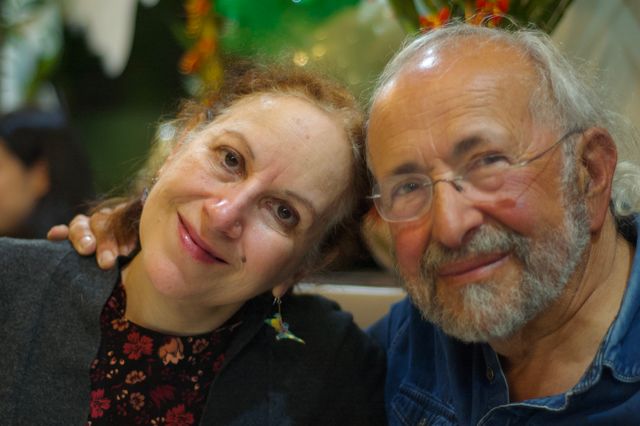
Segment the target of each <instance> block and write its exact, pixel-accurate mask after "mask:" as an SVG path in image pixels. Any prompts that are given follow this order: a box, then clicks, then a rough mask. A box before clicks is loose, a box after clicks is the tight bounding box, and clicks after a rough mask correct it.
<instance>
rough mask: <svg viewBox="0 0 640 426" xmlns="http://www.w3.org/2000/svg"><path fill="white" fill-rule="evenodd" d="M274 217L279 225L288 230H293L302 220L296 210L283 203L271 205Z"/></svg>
mask: <svg viewBox="0 0 640 426" xmlns="http://www.w3.org/2000/svg"><path fill="white" fill-rule="evenodd" d="M270 207H271V210H272V213H273V215H274V216H275V217H276V219H277V220H278V222H279V223H281V224H283V225H284V226H286V227H288V228H293V227H294V226H296V225H297V224H298V222H299V221H300V218H299V216H298V213H297V212H296V211H295V209H294V208H293V207H291V206H289V205H288V204H285V203H282V202H273V203H271V204H270Z"/></svg>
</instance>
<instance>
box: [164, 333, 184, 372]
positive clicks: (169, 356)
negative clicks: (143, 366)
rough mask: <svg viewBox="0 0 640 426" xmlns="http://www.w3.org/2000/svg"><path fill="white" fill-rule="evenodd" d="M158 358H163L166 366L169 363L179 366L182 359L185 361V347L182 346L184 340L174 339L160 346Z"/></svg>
mask: <svg viewBox="0 0 640 426" xmlns="http://www.w3.org/2000/svg"><path fill="white" fill-rule="evenodd" d="M158 356H159V357H160V358H162V363H163V364H164V365H167V364H169V363H172V364H177V363H178V362H180V360H181V359H184V345H183V344H182V340H181V339H179V338H178V337H172V338H171V339H170V340H169V342H168V343H165V344H164V345H162V346H160V348H159V349H158Z"/></svg>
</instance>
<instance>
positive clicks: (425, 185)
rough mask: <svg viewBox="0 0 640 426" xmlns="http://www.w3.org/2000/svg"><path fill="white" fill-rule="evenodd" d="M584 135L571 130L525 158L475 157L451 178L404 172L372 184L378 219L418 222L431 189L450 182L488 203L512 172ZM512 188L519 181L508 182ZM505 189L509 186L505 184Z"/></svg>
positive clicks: (430, 200) (492, 154) (471, 197)
mask: <svg viewBox="0 0 640 426" xmlns="http://www.w3.org/2000/svg"><path fill="white" fill-rule="evenodd" d="M579 133H583V130H582V129H574V130H571V131H569V132H568V133H566V134H565V135H564V136H562V137H561V138H560V139H558V140H557V141H556V142H554V143H553V144H552V145H551V146H549V147H548V148H545V149H544V150H542V151H541V152H539V153H537V154H535V155H533V156H531V157H528V158H525V159H522V158H520V159H516V160H512V159H510V158H509V156H508V155H506V154H503V153H495V152H492V153H489V154H487V155H484V156H481V157H479V158H474V159H473V160H472V161H471V162H469V163H467V164H466V165H465V166H464V167H463V168H462V173H460V174H458V176H456V177H454V178H451V179H437V180H431V178H430V177H429V176H426V175H423V174H419V173H407V174H400V175H396V176H392V177H390V178H388V179H385V180H384V181H382V182H380V183H378V184H376V185H374V187H373V195H371V196H370V197H369V198H371V199H373V202H374V204H375V206H376V209H377V210H378V212H379V213H380V216H382V218H383V219H384V220H386V221H387V222H406V221H410V220H414V219H417V218H418V217H420V216H422V215H423V214H425V213H426V212H427V211H429V209H430V207H431V202H432V199H433V188H434V186H435V185H436V184H437V183H440V182H447V183H450V184H451V185H452V186H453V187H454V188H455V190H456V191H458V192H460V193H463V194H464V195H465V196H466V197H467V198H468V199H470V200H472V201H483V200H489V199H490V198H491V197H493V196H495V194H496V193H497V192H498V191H500V190H505V188H504V186H505V184H507V183H508V181H509V180H510V179H509V177H513V175H512V173H513V172H514V171H515V170H517V169H520V168H522V167H524V166H526V165H528V164H530V163H532V162H533V161H535V160H538V159H540V158H542V157H543V156H544V155H545V154H547V153H549V152H551V151H553V149H554V148H556V147H557V146H558V145H560V144H561V143H563V142H564V141H566V140H568V139H569V138H570V137H571V136H573V135H575V134H579ZM511 183H512V184H511V186H512V187H511V189H513V190H515V189H517V188H515V186H518V183H520V189H522V188H521V186H522V182H521V180H517V179H511ZM507 186H508V185H507Z"/></svg>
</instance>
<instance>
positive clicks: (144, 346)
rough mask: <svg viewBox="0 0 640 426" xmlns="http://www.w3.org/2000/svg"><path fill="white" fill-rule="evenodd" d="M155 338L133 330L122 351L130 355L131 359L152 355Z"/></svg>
mask: <svg viewBox="0 0 640 426" xmlns="http://www.w3.org/2000/svg"><path fill="white" fill-rule="evenodd" d="M152 347H153V340H151V338H149V337H147V336H140V333H138V332H137V331H132V332H131V333H129V335H128V336H127V343H125V344H124V346H123V348H122V351H123V352H124V353H125V354H127V355H128V358H129V359H140V357H141V356H142V355H151V349H152Z"/></svg>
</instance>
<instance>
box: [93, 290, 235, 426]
mask: <svg viewBox="0 0 640 426" xmlns="http://www.w3.org/2000/svg"><path fill="white" fill-rule="evenodd" d="M125 306H126V293H125V290H124V287H123V286H122V284H119V285H118V286H116V288H115V289H114V291H113V293H112V295H111V297H110V298H109V300H108V301H107V304H106V305H105V307H104V309H103V311H102V315H101V317H100V325H101V331H102V339H101V342H100V349H99V351H98V355H97V356H96V358H95V360H94V361H93V363H92V364H91V370H90V377H91V398H90V410H89V418H88V421H87V425H92V426H95V425H167V426H190V425H197V424H198V423H199V421H200V417H201V415H202V410H203V408H204V404H205V402H206V399H207V394H208V392H209V388H210V386H211V383H212V382H213V379H214V378H215V376H216V374H217V373H218V372H219V371H220V369H221V368H222V364H223V362H224V357H225V350H226V348H227V347H228V344H229V342H230V341H231V338H232V336H233V334H234V333H233V332H234V330H235V329H236V328H237V327H238V326H239V325H240V323H241V321H240V319H239V318H240V313H238V314H236V315H234V316H233V317H232V318H231V319H229V320H228V321H227V322H226V323H225V324H224V325H223V326H222V327H220V328H218V329H217V330H214V331H212V332H210V333H206V334H202V335H197V336H172V335H167V334H163V333H158V332H155V331H152V330H149V329H146V328H143V327H140V326H138V325H136V324H134V323H132V322H130V321H128V320H127V319H126V318H125V317H124V312H125Z"/></svg>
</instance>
